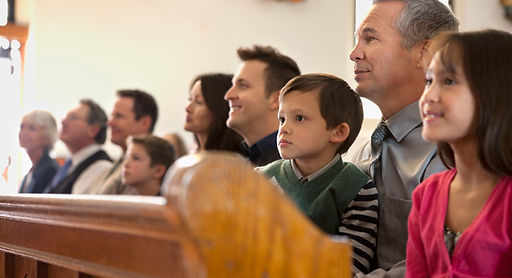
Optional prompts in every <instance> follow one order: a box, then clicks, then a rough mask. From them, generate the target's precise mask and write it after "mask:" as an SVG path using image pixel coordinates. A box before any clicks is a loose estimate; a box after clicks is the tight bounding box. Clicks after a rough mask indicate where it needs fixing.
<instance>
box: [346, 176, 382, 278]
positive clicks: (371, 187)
mask: <svg viewBox="0 0 512 278" xmlns="http://www.w3.org/2000/svg"><path fill="white" fill-rule="evenodd" d="M378 204H379V200H378V195H377V188H376V187H375V184H374V183H373V181H370V182H368V183H367V184H366V185H364V186H363V188H361V190H360V191H359V192H358V194H357V195H356V197H355V198H354V200H352V202H350V204H349V205H348V207H347V209H346V210H345V211H344V212H343V214H342V215H341V225H340V227H339V228H338V231H339V233H340V235H343V236H347V237H348V238H349V239H350V242H351V244H352V249H353V265H352V271H353V273H358V272H362V273H368V272H369V270H370V262H371V261H372V258H373V256H374V254H375V250H376V245H377V223H378Z"/></svg>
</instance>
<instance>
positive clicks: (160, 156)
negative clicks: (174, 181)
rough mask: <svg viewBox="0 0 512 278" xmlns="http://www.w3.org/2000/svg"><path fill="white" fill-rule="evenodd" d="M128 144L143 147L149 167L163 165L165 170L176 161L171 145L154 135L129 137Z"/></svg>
mask: <svg viewBox="0 0 512 278" xmlns="http://www.w3.org/2000/svg"><path fill="white" fill-rule="evenodd" d="M128 144H139V145H141V146H143V147H144V149H145V150H146V152H147V153H148V155H149V157H150V158H151V164H150V165H151V166H154V165H164V166H165V168H169V166H171V164H172V163H173V162H174V160H175V159H176V158H175V152H174V148H173V147H172V145H171V143H169V142H168V141H167V140H165V139H163V138H160V137H157V136H154V135H142V136H134V137H129V139H128Z"/></svg>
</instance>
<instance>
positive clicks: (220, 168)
mask: <svg viewBox="0 0 512 278" xmlns="http://www.w3.org/2000/svg"><path fill="white" fill-rule="evenodd" d="M163 191H164V195H165V198H162V197H136V196H134V197H127V196H86V195H84V196H69V195H68V196H65V195H60V196H55V195H51V196H50V195H18V196H0V250H1V251H0V278H2V277H198V278H202V277H219V278H220V277H244V278H245V277H258V278H260V277H261V278H263V277H319V278H321V277H349V276H350V265H351V254H350V247H349V246H348V244H347V243H345V242H342V241H340V240H338V239H335V238H332V237H330V236H327V235H325V234H323V233H322V232H321V231H320V230H319V229H317V228H316V227H315V226H314V225H313V224H312V223H311V222H309V220H308V219H307V218H306V217H304V216H303V215H302V214H301V213H300V212H299V211H298V210H297V209H296V207H295V206H294V205H293V204H292V202H291V201H290V200H288V199H287V198H286V197H285V196H283V195H282V194H281V193H279V192H278V191H277V190H276V188H275V187H274V186H273V185H271V184H270V183H269V182H268V181H267V180H266V179H265V178H264V177H263V176H261V175H259V174H257V173H254V172H253V170H252V168H251V167H250V166H249V165H248V163H247V162H245V160H243V159H241V158H239V157H235V156H231V155H227V154H208V153H204V154H200V155H194V156H187V157H185V158H182V159H180V160H178V161H177V162H176V164H175V166H174V167H173V169H172V171H171V174H170V175H169V177H168V178H166V181H165V182H164V190H163Z"/></svg>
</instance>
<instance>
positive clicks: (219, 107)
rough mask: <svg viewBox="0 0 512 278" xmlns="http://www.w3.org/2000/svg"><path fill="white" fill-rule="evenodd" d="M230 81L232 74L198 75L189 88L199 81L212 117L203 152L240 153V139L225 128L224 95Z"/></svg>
mask: <svg viewBox="0 0 512 278" xmlns="http://www.w3.org/2000/svg"><path fill="white" fill-rule="evenodd" d="M232 79H233V75H232V74H223V73H210V74H202V75H199V76H198V77H196V78H195V79H194V80H193V81H192V84H191V88H192V86H193V85H194V83H196V82H197V81H201V92H202V93H203V99H204V101H205V103H206V107H208V109H209V110H210V112H211V113H212V116H213V119H212V124H211V126H210V130H209V131H208V138H207V139H206V143H205V146H204V149H205V150H226V151H232V152H237V153H242V147H241V142H242V137H241V136H240V135H239V134H238V133H236V132H235V131H234V130H232V129H231V128H229V127H227V126H226V120H227V119H228V113H229V104H228V102H227V101H226V100H225V99H224V95H225V94H226V92H227V91H228V90H229V88H231V84H232V83H231V80H232ZM194 137H195V136H194ZM195 139H196V143H198V144H199V141H198V140H197V137H195Z"/></svg>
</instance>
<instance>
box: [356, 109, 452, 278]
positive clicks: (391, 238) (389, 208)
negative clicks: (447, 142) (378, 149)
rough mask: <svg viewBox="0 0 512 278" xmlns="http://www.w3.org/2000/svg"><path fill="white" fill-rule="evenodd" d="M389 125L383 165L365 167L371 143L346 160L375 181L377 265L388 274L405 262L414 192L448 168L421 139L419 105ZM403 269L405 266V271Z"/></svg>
mask: <svg viewBox="0 0 512 278" xmlns="http://www.w3.org/2000/svg"><path fill="white" fill-rule="evenodd" d="M386 124H387V126H388V128H389V130H390V132H391V135H390V136H388V137H386V139H385V140H384V142H383V145H382V153H381V163H375V164H372V166H371V167H370V169H368V167H366V168H367V169H364V168H365V167H363V166H362V165H364V164H368V163H367V162H368V160H369V159H370V160H371V159H374V158H372V157H371V145H370V140H368V141H367V142H365V144H363V146H362V148H361V149H360V150H358V151H357V152H355V154H354V156H353V157H351V158H347V159H348V160H352V161H353V162H354V163H355V164H356V165H358V166H360V167H361V168H362V169H363V171H365V172H366V173H367V174H368V175H370V176H371V177H372V178H373V179H374V181H375V184H376V186H377V190H378V192H379V227H378V239H377V261H378V264H379V268H382V269H385V270H388V269H390V268H391V267H392V266H393V265H395V264H396V263H398V262H401V261H403V260H405V252H406V246H407V234H408V233H407V218H408V217H409V211H410V210H411V205H412V201H411V195H412V192H413V190H414V189H415V188H416V186H418V184H420V183H421V182H422V181H423V180H424V179H426V178H427V177H429V176H430V175H432V174H434V173H437V172H440V171H443V170H446V168H445V167H444V166H443V164H442V162H441V160H440V158H439V156H438V155H437V154H436V145H435V144H434V143H430V142H426V141H424V140H423V138H422V136H421V129H422V122H421V118H420V114H419V109H418V102H414V103H411V104H409V105H408V106H406V107H405V108H403V109H402V110H400V111H399V112H398V113H396V114H395V115H393V116H392V117H391V118H389V119H388V120H386ZM365 162H366V163H365ZM404 266H405V265H404V264H403V263H402V267H404ZM377 272H382V270H380V271H377ZM401 272H402V271H400V273H401ZM388 275H389V273H388ZM386 276H387V275H386ZM383 277H384V276H383Z"/></svg>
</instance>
